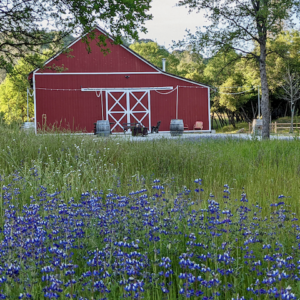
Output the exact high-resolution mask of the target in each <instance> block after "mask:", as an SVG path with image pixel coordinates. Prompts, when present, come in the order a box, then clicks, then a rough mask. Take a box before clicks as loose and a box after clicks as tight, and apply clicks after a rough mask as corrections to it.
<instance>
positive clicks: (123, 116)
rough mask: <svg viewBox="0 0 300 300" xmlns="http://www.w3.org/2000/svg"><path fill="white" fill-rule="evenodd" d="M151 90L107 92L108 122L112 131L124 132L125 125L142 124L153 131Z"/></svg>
mask: <svg viewBox="0 0 300 300" xmlns="http://www.w3.org/2000/svg"><path fill="white" fill-rule="evenodd" d="M150 113H151V112H150V90H125V91H124V90H113V91H109V90H108V91H106V120H109V121H110V122H112V123H113V124H112V126H111V130H112V131H113V130H115V131H123V124H124V123H141V124H142V125H143V126H145V127H148V129H149V130H151V114H150Z"/></svg>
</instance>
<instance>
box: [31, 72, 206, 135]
mask: <svg viewBox="0 0 300 300" xmlns="http://www.w3.org/2000/svg"><path fill="white" fill-rule="evenodd" d="M35 80H36V99H37V100H36V103H37V105H36V116H37V123H38V124H39V126H41V124H42V123H44V120H43V116H44V117H45V116H46V119H47V125H53V124H57V125H60V126H61V128H70V129H71V130H86V131H87V132H92V130H93V123H94V122H96V121H97V120H101V119H102V108H101V98H98V97H97V96H96V93H95V92H82V91H80V89H81V87H82V88H134V87H166V86H173V87H174V88H175V87H176V86H177V85H178V86H180V87H179V98H178V100H179V101H178V118H179V119H183V121H184V123H186V124H188V126H189V129H193V125H194V123H195V121H197V120H198V121H203V122H204V129H205V130H209V113H208V88H204V87H201V86H199V85H196V84H193V83H191V82H187V81H184V80H181V79H178V78H173V77H170V76H168V75H165V74H131V75H130V78H129V79H126V78H125V76H124V75H36V76H35ZM41 88H47V89H78V91H54V90H52V91H51V90H43V89H41ZM167 92H168V91H159V93H167ZM159 93H157V92H156V91H151V124H152V125H156V123H157V122H158V121H159V120H161V121H162V123H161V127H160V130H162V131H167V130H169V126H170V121H171V119H175V118H176V97H177V95H176V94H177V92H176V91H173V92H172V93H170V94H166V95H161V94H159ZM102 95H103V105H104V107H103V110H104V119H106V107H105V102H106V99H105V92H102ZM143 103H144V102H143ZM133 121H134V120H133ZM122 122H123V121H122ZM124 122H127V120H126V119H125V120H124Z"/></svg>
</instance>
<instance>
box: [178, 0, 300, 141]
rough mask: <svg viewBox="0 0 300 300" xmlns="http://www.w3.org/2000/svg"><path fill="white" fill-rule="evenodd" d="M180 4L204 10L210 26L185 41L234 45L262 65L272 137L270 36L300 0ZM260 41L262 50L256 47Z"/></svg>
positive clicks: (201, 46) (186, 0)
mask: <svg viewBox="0 0 300 300" xmlns="http://www.w3.org/2000/svg"><path fill="white" fill-rule="evenodd" d="M178 5H179V6H187V7H188V8H189V10H190V11H198V12H204V15H205V18H206V20H207V24H208V25H207V26H204V28H198V30H197V31H196V33H195V34H192V33H191V32H189V33H188V35H187V39H186V41H185V42H187V43H189V44H193V46H194V48H195V49H197V50H198V51H202V50H206V51H207V49H209V50H210V51H211V52H212V53H211V54H212V55H213V54H215V53H217V52H218V51H220V50H221V51H224V52H226V51H228V50H231V49H234V50H235V51H238V52H239V53H241V54H244V55H245V56H247V57H249V55H250V56H251V57H252V58H253V59H255V60H256V61H257V63H258V65H259V70H260V81H261V90H262V115H263V130H262V136H263V138H269V135H270V132H269V119H270V111H269V88H268V80H267V71H266V58H267V55H268V54H269V53H270V51H269V49H268V48H267V38H269V39H270V40H271V41H272V39H274V40H275V39H276V36H277V35H278V33H279V32H281V31H282V29H283V26H284V24H286V21H288V20H290V18H291V16H292V15H293V14H294V13H295V12H298V10H299V0H180V1H179V3H178ZM254 44H257V45H258V47H259V53H256V52H255V51H254V47H253V45H254Z"/></svg>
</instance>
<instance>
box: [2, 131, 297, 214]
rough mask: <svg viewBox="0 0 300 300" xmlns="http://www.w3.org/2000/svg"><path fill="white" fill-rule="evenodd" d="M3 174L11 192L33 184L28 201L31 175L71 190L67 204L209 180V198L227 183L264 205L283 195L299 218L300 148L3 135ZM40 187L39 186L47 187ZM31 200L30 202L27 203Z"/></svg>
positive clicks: (206, 141) (52, 186) (281, 144)
mask: <svg viewBox="0 0 300 300" xmlns="http://www.w3.org/2000/svg"><path fill="white" fill-rule="evenodd" d="M0 136H1V144H0V174H1V176H2V178H3V180H4V182H3V184H7V183H8V182H9V181H10V179H11V175H10V174H12V173H13V172H15V171H18V172H19V173H20V175H21V176H22V177H24V178H25V179H26V182H27V187H26V191H27V194H26V195H27V196H28V197H29V196H30V195H31V194H32V193H33V192H34V191H35V189H36V188H37V186H36V185H37V181H36V180H35V178H34V176H32V174H33V170H32V168H35V169H36V170H37V172H38V174H39V177H40V178H41V182H40V183H41V184H43V185H44V184H45V185H47V186H48V187H49V189H50V190H49V192H54V191H55V190H56V189H59V190H67V187H68V186H69V185H72V187H73V188H72V191H69V190H68V192H67V196H68V197H72V196H74V197H75V198H76V196H79V195H80V193H82V192H85V191H87V190H91V189H100V188H102V189H104V190H107V189H109V188H112V186H113V185H114V184H115V182H116V180H118V179H119V180H121V185H122V186H123V187H124V192H127V191H128V186H127V184H128V180H129V178H131V179H132V180H133V182H135V181H136V180H137V178H140V177H141V176H144V177H145V178H146V179H147V180H148V182H149V187H150V185H151V178H152V179H153V178H160V179H161V180H162V181H163V182H164V183H168V182H171V181H173V179H172V178H174V183H175V186H176V187H177V188H178V189H181V188H182V187H183V186H187V187H190V186H191V184H192V183H193V181H194V179H195V178H202V179H203V183H204V187H205V192H206V196H208V195H209V193H210V192H214V191H215V190H220V187H222V186H223V184H225V183H227V184H229V185H230V186H231V187H232V188H233V190H232V191H233V192H234V193H236V195H235V196H236V197H239V194H240V192H241V189H242V188H243V187H244V188H245V190H246V192H247V194H248V195H249V199H251V201H254V202H256V201H257V202H259V203H260V204H261V205H263V204H264V203H265V202H266V201H267V200H271V199H275V198H276V197H277V196H278V195H280V194H284V195H286V196H291V198H290V202H291V203H292V205H293V207H294V208H295V209H296V210H298V206H299V194H300V193H299V191H300V185H299V184H298V182H299V179H300V156H299V155H298V153H299V149H300V142H299V141H296V140H293V141H278V140H274V141H239V140H231V139H226V140H223V139H222V140H210V139H203V140H200V141H198V142H188V141H183V140H175V141H174V140H172V141H171V140H167V139H165V140H160V141H158V140H155V141H145V142H130V141H124V140H121V139H120V140H117V139H115V138H98V137H95V136H84V135H82V136H78V135H50V134H45V135H38V136H35V135H34V134H25V133H24V132H23V131H19V130H18V129H9V128H7V127H3V126H2V127H0ZM40 183H39V184H40ZM28 201H29V198H26V197H25V199H24V202H28Z"/></svg>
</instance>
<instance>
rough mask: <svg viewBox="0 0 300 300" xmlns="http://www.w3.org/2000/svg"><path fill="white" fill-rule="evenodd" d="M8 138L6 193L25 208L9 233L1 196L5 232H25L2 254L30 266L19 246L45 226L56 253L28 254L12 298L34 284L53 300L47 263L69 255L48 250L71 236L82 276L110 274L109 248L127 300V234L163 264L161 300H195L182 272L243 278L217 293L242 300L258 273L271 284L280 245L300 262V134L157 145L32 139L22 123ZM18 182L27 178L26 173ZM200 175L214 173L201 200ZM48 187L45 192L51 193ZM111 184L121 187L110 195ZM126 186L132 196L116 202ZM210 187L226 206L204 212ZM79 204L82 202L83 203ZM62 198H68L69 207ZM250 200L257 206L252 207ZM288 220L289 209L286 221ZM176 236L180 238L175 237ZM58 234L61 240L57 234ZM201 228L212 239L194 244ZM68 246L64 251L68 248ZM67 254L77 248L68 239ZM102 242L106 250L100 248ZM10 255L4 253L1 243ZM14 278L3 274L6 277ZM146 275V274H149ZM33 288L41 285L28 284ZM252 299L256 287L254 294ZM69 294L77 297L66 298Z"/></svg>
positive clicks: (153, 292) (1, 151)
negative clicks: (121, 266)
mask: <svg viewBox="0 0 300 300" xmlns="http://www.w3.org/2000/svg"><path fill="white" fill-rule="evenodd" d="M0 136H1V143H0V175H1V178H0V180H1V181H0V183H1V185H2V187H4V186H7V187H4V189H3V188H2V189H1V192H0V193H1V194H0V196H1V199H9V198H10V197H11V200H10V204H12V203H13V204H15V207H13V206H10V207H9V209H8V211H7V213H6V220H5V222H6V223H5V225H6V228H10V231H9V230H6V232H5V234H4V232H3V231H1V228H4V226H3V225H4V224H3V222H4V211H3V210H4V209H3V204H2V202H1V203H0V235H1V238H2V240H4V236H5V237H6V238H8V237H10V234H11V235H12V236H13V237H14V239H15V245H14V246H13V247H11V248H9V251H7V252H6V253H5V252H3V253H2V252H1V255H3V256H2V261H6V260H8V262H9V263H13V264H17V263H18V262H20V264H23V261H22V259H20V257H21V256H20V255H22V251H24V249H25V247H23V244H22V243H21V242H20V243H19V245H18V244H17V242H16V241H18V240H20V241H27V240H28V238H31V239H32V238H33V235H34V234H37V233H39V232H42V231H40V230H39V228H42V227H41V226H44V227H43V228H44V230H46V231H45V232H44V233H43V234H44V238H45V242H43V243H40V245H41V248H43V249H44V250H43V251H44V252H43V253H45V254H40V256H39V257H38V259H39V260H40V262H42V264H41V266H37V265H36V260H37V259H36V258H35V257H33V258H30V255H29V253H27V255H28V257H29V258H28V259H27V262H26V268H25V267H24V266H23V265H22V267H21V270H20V276H19V278H21V281H20V282H21V283H18V282H17V281H13V280H14V279H13V277H11V278H8V281H7V282H6V283H3V284H2V285H1V289H4V290H3V291H2V290H1V293H2V292H3V293H5V294H7V295H9V297H10V298H9V299H17V298H18V295H19V294H20V293H21V292H22V293H24V291H25V290H26V291H27V292H30V293H31V294H32V295H34V296H33V299H46V298H45V297H44V296H43V295H44V292H43V288H45V286H46V285H49V283H47V281H46V282H45V281H43V280H42V279H41V276H42V275H44V274H45V273H42V272H41V267H44V266H49V265H52V263H53V261H54V259H60V258H59V255H57V256H55V255H54V254H52V253H50V251H48V249H49V248H50V247H54V245H57V244H58V243H59V240H62V242H64V241H66V240H69V239H70V241H71V240H72V247H73V246H74V245H75V246H78V247H77V248H74V247H73V248H72V250H71V251H69V250H70V249H69V250H66V252H67V258H64V259H63V260H62V261H61V262H60V263H62V262H64V263H72V264H73V263H74V264H76V265H78V268H76V270H75V274H74V276H75V278H76V279H78V280H79V278H81V274H82V273H83V272H87V271H94V270H96V269H97V268H98V271H99V264H98V259H99V260H100V258H99V257H98V254H96V253H98V249H99V251H100V252H101V253H102V254H104V255H105V258H103V261H106V262H109V268H108V269H107V271H108V272H109V273H110V274H111V275H112V277H111V278H112V279H111V280H110V278H105V279H103V280H104V283H105V284H107V286H108V287H109V288H110V289H111V294H110V295H109V297H108V299H123V298H124V297H123V296H122V295H123V293H124V289H123V287H122V286H120V285H119V284H118V280H120V279H122V276H125V279H129V275H128V274H126V273H125V272H124V274H123V275H122V272H121V273H120V274H121V275H122V276H121V275H120V274H114V272H113V269H112V265H114V266H115V265H117V263H118V260H120V257H119V258H118V257H117V258H115V257H114V253H115V251H120V250H122V251H123V250H124V252H125V253H126V254H130V255H131V251H132V250H133V249H124V248H125V247H123V246H122V247H121V246H120V247H119V246H118V245H116V244H114V242H116V241H118V242H120V241H125V240H127V239H128V237H129V239H128V241H134V240H135V239H139V240H140V241H141V242H140V245H139V247H138V249H137V251H138V252H140V253H141V254H142V255H145V257H144V256H142V258H143V259H145V261H147V260H148V259H149V260H150V262H151V263H150V264H149V267H147V270H145V272H146V271H147V272H148V273H147V274H148V275H149V274H152V275H153V274H156V275H155V276H154V277H153V281H151V282H150V281H149V280H148V279H145V282H146V286H145V290H146V292H145V294H144V296H145V299H151V300H152V299H187V297H184V296H180V295H179V288H180V287H182V286H183V284H184V283H185V282H186V281H185V280H182V279H180V278H179V274H180V273H182V272H187V273H189V272H193V274H194V275H199V274H200V275H201V276H202V277H203V278H205V279H206V280H211V279H213V278H219V279H220V281H221V282H222V285H223V284H226V283H231V284H232V285H233V286H234V289H232V290H228V291H226V288H225V290H222V288H221V287H220V291H221V290H222V292H221V296H220V297H217V298H215V299H220V300H227V299H238V295H242V294H244V293H245V294H246V293H247V288H248V287H250V286H252V285H253V284H254V283H255V282H256V280H257V278H258V277H259V279H260V280H262V279H263V278H264V277H265V276H266V275H265V274H267V273H268V272H269V270H270V266H269V262H268V261H264V256H265V255H266V254H268V255H271V254H272V255H275V256H276V255H278V252H280V253H281V252H283V253H284V254H283V256H282V257H284V258H287V256H288V255H292V256H293V262H295V263H296V261H298V260H299V257H300V256H299V253H298V250H297V249H298V248H297V245H298V240H297V236H298V235H299V233H298V231H297V229H296V228H295V227H294V225H293V224H298V223H299V222H298V221H297V223H296V222H295V221H293V220H292V218H293V217H294V215H292V214H291V213H292V212H296V213H297V214H298V215H299V203H300V202H299V199H300V197H299V195H300V193H299V192H300V185H299V179H300V156H299V155H298V153H299V149H300V141H299V140H291V141H279V140H272V141H258V140H253V141H245V140H236V139H230V138H228V139H219V140H216V139H213V136H214V135H213V136H212V139H205V138H203V139H201V140H198V141H188V140H183V139H178V140H167V139H164V140H154V141H147V139H146V138H143V139H142V138H141V139H140V141H142V142H130V141H128V140H127V141H126V140H122V139H116V138H115V137H109V138H98V137H95V136H87V135H70V134H69V135H68V134H64V135H61V134H44V135H37V136H36V135H34V134H32V133H31V134H26V133H24V131H20V130H19V129H18V127H14V126H11V127H7V126H4V125H1V126H0ZM16 177H17V178H20V177H22V179H19V180H14V179H16ZM155 178H159V179H161V182H160V183H159V185H164V190H163V191H164V192H165V194H161V192H162V190H158V189H157V190H153V189H152V185H153V184H154V183H153V179H155ZM196 178H202V182H203V184H202V186H201V187H202V188H203V189H204V192H203V193H202V195H201V196H199V194H198V193H197V192H195V191H194V189H195V188H196V187H199V186H198V185H197V184H196V183H194V180H195V179H196ZM225 183H226V184H228V185H229V186H230V189H229V191H230V193H231V195H230V200H229V199H226V198H223V195H229V194H227V191H225V192H224V193H223V185H224V184H225ZM41 185H42V186H44V187H45V188H41ZM185 187H187V188H188V189H190V190H191V191H189V192H187V189H185V192H183V193H182V194H181V196H180V195H177V192H182V191H183V190H184V188H185ZM141 188H143V190H142V191H141ZM46 189H47V192H45V190H46ZM111 189H113V193H112V194H111V195H107V194H108V193H110V191H111ZM144 189H147V190H148V192H147V193H148V194H149V197H148V198H144V197H143V194H144V193H146V192H145V191H144ZM100 190H103V193H104V195H102V194H101V193H99V191H100ZM138 190H140V191H139V193H138V194H129V193H130V192H131V191H138ZM43 191H44V192H43ZM56 191H57V192H62V193H60V194H59V195H58V194H55V192H56ZM86 191H90V192H92V191H94V192H95V193H91V196H89V197H85V196H82V195H81V193H84V192H86ZM96 191H97V193H96ZM242 192H246V193H247V197H243V198H247V199H248V200H249V202H248V203H247V202H246V201H245V202H240V201H235V199H236V198H237V199H239V200H240V198H241V193H242ZM114 193H118V195H121V196H123V195H126V196H127V197H124V198H122V197H116V194H114ZM155 193H156V195H155ZM210 193H213V194H214V195H215V197H214V198H211V199H214V200H216V201H218V202H219V203H220V207H219V210H218V213H215V212H214V211H213V210H211V209H210V210H207V211H205V209H204V210H203V208H206V207H207V205H208V202H207V201H203V200H207V199H208V198H209V195H210ZM281 194H283V195H285V196H287V197H288V198H285V199H284V202H285V203H286V206H284V207H281V206H279V207H278V208H275V207H274V206H273V207H271V206H270V203H276V202H278V201H281V200H278V196H279V195H281ZM32 195H33V196H32ZM94 195H96V196H95V197H94ZM100 195H101V197H100ZM152 195H153V196H152ZM2 196H3V197H2ZM31 196H32V198H31ZM160 196H163V197H160ZM102 197H103V198H102ZM200 197H201V199H199V198H200ZM33 198H34V201H33V202H32V204H33V205H32V207H31V209H29V208H28V206H27V207H23V205H24V204H29V203H30V201H31V200H32V199H33ZM175 198H176V199H175ZM120 199H123V201H124V203H125V200H124V199H126V201H127V202H128V203H127V204H126V205H124V206H119V201H121V200H120ZM70 200H71V201H70ZM201 200H202V201H201ZM243 200H245V199H243ZM73 201H74V202H77V203H81V204H80V205H78V206H76V205H75V204H74V203H73ZM143 201H146V202H143ZM62 202H65V203H67V205H63V204H62ZM194 202H195V203H194ZM212 203H213V201H212V202H211V204H210V205H211V206H215V209H216V208H217V207H218V205H219V204H212ZM216 203H217V202H216ZM252 204H254V206H253V205H252ZM34 205H36V206H34ZM37 206H39V208H38V209H37V208H36V207H37ZM259 206H261V207H262V210H261V209H260V207H259ZM245 207H248V208H249V210H245ZM6 208H8V205H6ZM17 208H21V209H20V210H18V209H17ZM210 208H211V207H210ZM224 211H228V212H229V211H230V212H232V217H230V214H228V218H230V219H231V223H228V222H224V223H222V222H219V221H224V220H225V219H226V218H227V217H226V216H225V215H224ZM92 212H93V213H92ZM246 215H247V216H248V217H247V218H245V216H246ZM283 215H285V216H287V217H286V218H285V220H284V222H283V221H282V216H283ZM15 216H17V217H18V218H17V217H16V218H15ZM20 216H22V218H20ZM41 218H43V222H41ZM32 220H37V222H40V223H39V224H40V225H39V226H36V228H37V229H36V231H34V229H33V227H34V228H35V226H32V224H36V223H35V222H36V221H32ZM79 221H80V222H81V221H83V222H84V223H85V227H81V225H80V223H77V222H79ZM42 223H43V225H41V224H42ZM45 224H46V225H45ZM77 224H79V225H78V226H77ZM96 224H97V226H95V225H96ZM212 224H214V225H213V226H212ZM238 224H239V225H238ZM237 225H238V226H237ZM81 228H82V229H83V230H84V231H85V234H83V236H82V238H80V237H75V238H74V239H73V238H70V237H71V236H72V234H73V233H74V230H75V229H76V230H78V232H79V233H80V230H81ZM229 229H230V230H229ZM160 231H162V232H160ZM165 231H167V232H168V234H164V232H165ZM214 231H215V233H218V234H219V233H220V232H223V235H222V236H219V237H218V236H216V235H213V234H212V232H214ZM10 232H11V233H10ZM58 232H59V233H58ZM159 232H160V233H159ZM150 233H151V234H152V235H157V236H158V235H159V236H160V240H159V241H155V240H153V239H152V240H149V236H150ZM52 235H53V236H55V237H56V240H54V239H53V240H52ZM190 235H195V236H196V237H195V242H197V243H199V245H200V244H204V245H206V246H205V247H203V248H202V247H198V246H195V245H191V244H189V245H187V242H189V241H191V240H193V238H192V237H190ZM49 236H51V238H50V237H49ZM250 237H251V238H259V240H260V242H257V243H256V242H255V243H251V244H249V249H248V246H247V247H245V244H244V242H247V240H248V239H249V238H250ZM110 239H111V240H110ZM38 241H39V239H38ZM224 241H225V243H224ZM278 241H279V242H280V243H281V244H282V245H281V247H282V249H281V250H277V248H276V247H277V244H276V242H278ZM35 243H37V242H35ZM29 244H30V243H29ZM224 244H226V245H225V246H224ZM265 244H270V245H271V246H272V249H271V250H269V248H263V245H265ZM66 245H67V244H66ZM247 245H248V244H247ZM291 246H295V248H292V247H291ZM22 247H23V248H22ZM30 247H32V248H29V250H27V251H29V252H30V251H34V250H36V248H37V247H38V246H37V245H35V244H32V245H31V246H30ZM55 247H56V246H55ZM59 247H61V248H60V249H64V248H63V247H64V246H62V245H60V246H59ZM224 247H225V248H224ZM65 249H68V248H67V246H66V248H65ZM96 249H97V252H93V251H96ZM224 249H225V250H224ZM0 250H1V251H3V249H2V248H1V247H0ZM250 250H251V251H253V252H251V254H253V253H254V254H253V257H250V256H248V255H249V253H250ZM224 251H225V252H227V253H230V256H232V257H233V258H234V261H233V262H232V263H231V264H230V266H229V265H225V263H224V262H219V261H218V260H217V258H218V255H219V254H221V253H224ZM127 252H128V253H127ZM93 253H94V254H93ZM185 253H190V254H191V253H193V257H192V256H191V260H193V261H196V262H197V263H199V264H201V267H203V266H206V267H209V268H211V269H212V270H214V272H217V270H218V269H219V268H221V269H222V268H224V269H229V268H233V269H234V272H233V274H232V275H229V276H223V275H220V274H218V275H213V274H212V273H202V271H201V272H200V271H198V270H194V271H190V270H188V269H186V268H181V267H180V265H179V260H180V256H181V255H183V254H185ZM202 254H205V255H208V256H210V257H211V258H210V259H207V260H202V259H199V257H198V255H202ZM138 255H140V254H138ZM138 255H137V254H134V255H133V257H134V258H135V259H141V258H140V257H139V256H138ZM254 255H255V256H254ZM52 256H53V257H52ZM123 256H124V254H123ZM166 256H167V257H170V258H171V260H172V264H171V265H172V269H173V270H174V274H173V275H172V276H171V277H170V278H168V279H164V280H165V283H166V281H168V282H169V281H170V280H172V281H173V284H172V286H171V287H170V294H168V295H166V294H163V293H162V292H161V286H160V284H159V283H160V280H161V279H160V277H159V276H158V275H157V274H158V272H159V271H161V270H162V268H161V267H160V266H159V264H158V262H159V261H161V259H162V258H163V257H166ZM87 257H88V259H91V258H93V257H94V258H95V261H96V265H94V266H93V265H92V266H91V265H88V264H87V263H86V261H85V259H86V260H87ZM254 257H255V259H254ZM276 257H277V256H276ZM252 258H253V259H252ZM52 259H53V261H52ZM101 259H102V258H101ZM24 261H25V259H24ZM254 261H257V262H260V261H261V262H262V264H263V266H258V267H257V270H259V271H262V272H263V275H257V274H256V272H252V271H251V268H252V265H251V264H252V263H253V262H254ZM245 262H247V263H249V265H246V264H245ZM114 263H115V264H114ZM272 264H273V262H272ZM24 265H25V262H24ZM107 266H108V265H107ZM104 268H105V264H104ZM275 268H277V267H274V269H275ZM295 268H297V267H295ZM116 269H117V268H116ZM28 270H31V271H30V272H28ZM281 271H282V269H281ZM101 272H102V271H101ZM290 272H292V271H291V270H290ZM295 272H298V271H297V270H296V271H295ZM3 274H4V273H3ZM3 274H2V275H1V276H4V275H3ZM49 274H55V276H57V277H58V278H61V279H63V280H64V282H66V281H67V280H69V278H70V276H69V275H64V272H62V271H61V270H60V269H59V268H58V267H57V266H56V269H55V271H51V272H50V273H49ZM143 274H144V273H143ZM145 274H146V273H145ZM143 276H144V275H143ZM218 276H219V277H218ZM136 277H137V278H138V279H141V278H144V277H142V275H137V276H136ZM93 278H94V277H93ZM85 280H87V279H85ZM227 280H229V281H227ZM23 283H30V284H29V285H28V286H27V285H26V288H25V287H24V286H23ZM195 285H196V284H195ZM289 285H292V289H293V292H295V293H297V296H299V295H300V286H299V285H297V282H295V281H292V279H289V281H288V280H283V281H282V282H280V283H279V282H278V284H277V287H278V289H279V288H287V287H288V286H289ZM81 287H82V286H81V283H80V284H77V285H76V286H75V287H74V288H75V289H76V290H77V291H78V293H79V294H80V293H81V294H82V295H84V296H87V297H88V299H92V298H94V295H93V294H92V293H91V292H90V291H91V290H89V289H86V290H81ZM88 287H89V286H88ZM263 287H264V286H263ZM72 290H73V287H72V286H69V287H63V291H64V292H63V293H62V294H66V293H67V292H68V293H71V294H72ZM203 290H204V292H205V293H206V294H205V295H207V296H211V295H212V293H213V292H214V288H212V289H204V288H203ZM249 294H251V293H250V292H248V295H249ZM97 295H98V296H95V297H96V299H99V297H100V296H101V294H100V296H99V293H98V294H97ZM252 296H253V295H252ZM97 297H98V298H97ZM233 297H234V298H233ZM100 298H101V297H100ZM60 299H70V298H67V296H64V295H62V296H61V298H60ZM73 299H74V298H73ZM127 299H133V297H132V296H131V297H129V298H127ZM138 299H140V298H138ZM190 299H193V300H196V299H202V298H201V297H200V298H199V297H198V298H197V297H192V298H190ZM247 299H249V297H248V298H247ZM253 299H267V298H263V296H262V295H259V296H257V297H256V296H253Z"/></svg>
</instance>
